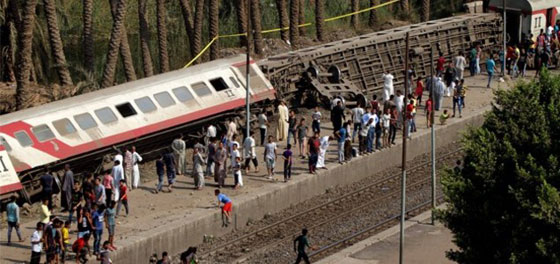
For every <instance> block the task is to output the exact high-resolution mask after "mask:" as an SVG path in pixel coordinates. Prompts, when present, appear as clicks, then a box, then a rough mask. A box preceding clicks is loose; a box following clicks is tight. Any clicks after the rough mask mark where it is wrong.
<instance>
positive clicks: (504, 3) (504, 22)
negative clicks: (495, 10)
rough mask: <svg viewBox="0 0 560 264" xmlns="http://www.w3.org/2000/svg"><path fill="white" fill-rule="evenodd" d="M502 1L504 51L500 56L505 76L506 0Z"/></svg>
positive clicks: (503, 75)
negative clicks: (502, 59)
mask: <svg viewBox="0 0 560 264" xmlns="http://www.w3.org/2000/svg"><path fill="white" fill-rule="evenodd" d="M502 3H503V8H504V10H503V11H504V21H502V22H503V24H504V32H503V34H504V36H503V38H504V52H503V53H504V55H503V56H502V57H503V58H504V61H502V67H503V68H504V70H503V71H502V77H505V76H506V66H505V63H506V55H507V52H506V51H507V40H506V38H507V33H506V0H503V2H502Z"/></svg>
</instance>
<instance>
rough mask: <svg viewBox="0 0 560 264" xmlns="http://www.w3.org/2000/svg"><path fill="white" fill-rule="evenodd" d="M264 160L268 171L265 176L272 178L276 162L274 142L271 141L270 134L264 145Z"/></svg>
mask: <svg viewBox="0 0 560 264" xmlns="http://www.w3.org/2000/svg"><path fill="white" fill-rule="evenodd" d="M264 161H265V162H266V168H267V171H268V174H267V178H268V179H272V177H273V176H274V166H275V164H276V143H274V142H273V141H272V136H268V143H266V145H264Z"/></svg>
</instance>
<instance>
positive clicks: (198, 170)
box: [193, 148, 206, 190]
mask: <svg viewBox="0 0 560 264" xmlns="http://www.w3.org/2000/svg"><path fill="white" fill-rule="evenodd" d="M204 164H206V162H204V158H203V157H202V154H200V151H199V149H198V148H194V149H193V178H194V186H195V188H196V189H197V190H202V187H204V167H203V166H204Z"/></svg>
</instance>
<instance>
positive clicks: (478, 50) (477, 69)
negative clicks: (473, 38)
mask: <svg viewBox="0 0 560 264" xmlns="http://www.w3.org/2000/svg"><path fill="white" fill-rule="evenodd" d="M481 55H482V49H481V48H480V45H476V61H475V74H480V57H481Z"/></svg>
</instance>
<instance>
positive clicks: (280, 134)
mask: <svg viewBox="0 0 560 264" xmlns="http://www.w3.org/2000/svg"><path fill="white" fill-rule="evenodd" d="M288 114H289V113H288V107H287V106H286V103H285V102H284V101H280V104H279V105H278V126H277V127H276V138H277V139H278V141H280V142H281V141H283V140H284V139H286V138H288Z"/></svg>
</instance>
